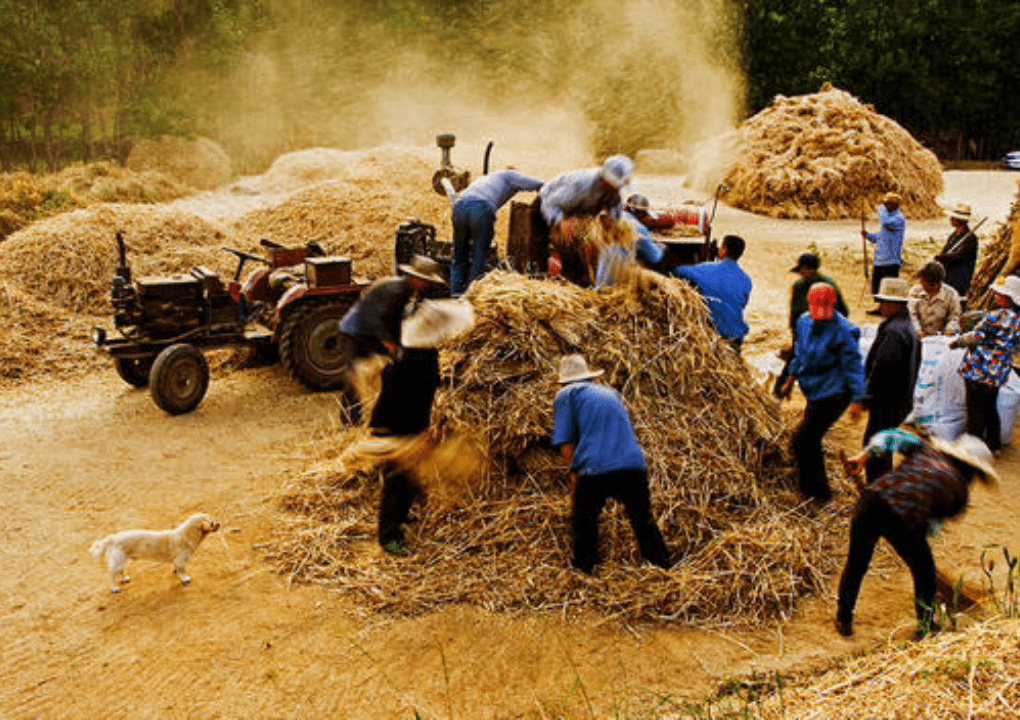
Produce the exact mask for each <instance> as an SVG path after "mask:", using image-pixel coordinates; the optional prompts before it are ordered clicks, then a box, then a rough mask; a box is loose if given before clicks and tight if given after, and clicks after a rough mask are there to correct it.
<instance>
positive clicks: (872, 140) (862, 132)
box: [724, 83, 943, 220]
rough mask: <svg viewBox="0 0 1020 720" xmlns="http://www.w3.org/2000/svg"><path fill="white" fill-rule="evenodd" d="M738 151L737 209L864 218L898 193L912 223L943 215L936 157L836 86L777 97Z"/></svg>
mask: <svg viewBox="0 0 1020 720" xmlns="http://www.w3.org/2000/svg"><path fill="white" fill-rule="evenodd" d="M736 146H737V149H736V153H737V160H736V161H735V162H734V164H733V166H732V167H731V168H730V170H729V172H728V174H727V176H726V179H725V181H724V182H725V184H727V185H729V186H730V190H729V191H728V193H727V195H726V199H727V202H729V204H730V205H733V206H734V207H738V208H742V209H744V210H749V211H751V212H754V213H760V214H762V215H768V216H770V217H778V218H797V219H805V218H810V219H812V220H833V219H838V218H859V217H861V213H862V212H864V213H866V214H869V215H870V214H871V213H873V211H874V209H875V208H876V207H877V206H878V205H879V203H880V202H881V199H882V195H883V194H884V193H886V192H888V191H896V192H898V193H899V194H900V195H901V196H902V198H903V204H902V207H903V211H904V212H905V213H906V214H907V215H908V216H910V217H913V218H936V217H940V216H941V215H942V209H941V207H940V206H939V204H938V202H937V198H938V196H939V195H940V194H941V193H942V187H943V181H942V168H941V166H940V165H939V161H938V158H936V157H935V154H934V153H932V152H931V151H930V150H927V149H926V148H924V147H923V146H922V145H921V144H920V143H918V142H917V141H916V140H915V139H914V138H913V137H912V136H911V135H910V133H908V132H907V131H906V130H904V129H903V128H902V127H901V126H900V125H899V124H898V123H896V122H895V121H894V120H892V119H890V118H887V117H885V116H884V115H880V114H878V113H876V112H875V110H874V108H873V107H871V106H870V105H864V104H862V103H861V102H860V101H858V100H857V98H855V97H853V96H852V95H850V94H849V93H847V92H844V91H843V90H838V89H836V88H833V87H832V86H831V85H830V84H828V83H826V84H825V85H823V86H822V89H821V91H820V92H818V93H816V94H814V95H802V96H799V97H792V98H791V97H784V96H782V95H779V96H777V97H776V99H775V100H774V101H773V103H772V105H770V106H769V107H767V108H765V109H764V110H762V111H761V112H760V113H758V114H757V115H755V116H754V117H752V118H750V119H748V120H747V121H746V122H744V123H743V124H742V125H741V126H740V128H739V129H738V132H737V139H736Z"/></svg>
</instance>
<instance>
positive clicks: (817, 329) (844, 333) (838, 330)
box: [790, 312, 866, 403]
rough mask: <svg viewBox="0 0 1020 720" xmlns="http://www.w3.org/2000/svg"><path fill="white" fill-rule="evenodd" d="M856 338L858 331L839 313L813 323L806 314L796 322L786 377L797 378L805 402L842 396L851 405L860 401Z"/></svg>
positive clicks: (861, 373)
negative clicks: (848, 397) (788, 373)
mask: <svg viewBox="0 0 1020 720" xmlns="http://www.w3.org/2000/svg"><path fill="white" fill-rule="evenodd" d="M860 339H861V331H860V329H858V327H857V326H856V325H854V324H853V323H852V322H850V321H849V320H847V319H846V318H845V317H843V316H842V315H840V314H839V313H836V314H835V315H834V316H833V318H832V320H815V319H814V318H812V317H811V313H810V312H806V313H804V314H803V315H801V316H800V317H799V318H798V319H797V343H796V345H794V355H793V362H791V363H790V375H791V376H792V377H795V378H797V381H798V382H799V383H800V389H801V392H803V393H804V397H806V398H807V399H808V401H816V400H824V399H825V398H827V397H833V396H835V395H843V394H849V395H850V400H851V401H852V402H856V403H859V402H862V401H863V400H864V395H865V392H866V388H865V385H864V358H862V357H861V348H860V345H859V341H860Z"/></svg>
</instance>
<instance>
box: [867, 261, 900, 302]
mask: <svg viewBox="0 0 1020 720" xmlns="http://www.w3.org/2000/svg"><path fill="white" fill-rule="evenodd" d="M899 276H900V266H899V265H873V266H872V268H871V294H872V295H875V294H877V293H878V290H879V288H880V287H882V278H887V277H892V278H894V277H899Z"/></svg>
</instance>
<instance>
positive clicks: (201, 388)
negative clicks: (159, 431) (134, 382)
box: [149, 343, 209, 415]
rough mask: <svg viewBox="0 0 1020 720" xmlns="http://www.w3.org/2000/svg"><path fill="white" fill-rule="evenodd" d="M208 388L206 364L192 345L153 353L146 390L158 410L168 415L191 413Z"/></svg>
mask: <svg viewBox="0 0 1020 720" xmlns="http://www.w3.org/2000/svg"><path fill="white" fill-rule="evenodd" d="M208 389H209V363H207V362H206V360H205V356H204V355H202V352H201V351H200V350H199V349H198V348H196V347H195V346H194V345H188V344H186V343H180V344H177V345H171V346H170V347H168V348H166V349H165V350H163V352H161V353H160V354H159V355H157V356H156V362H154V363H153V365H152V371H151V372H150V373H149V391H150V392H151V393H152V399H153V401H155V403H156V405H158V406H159V407H160V409H162V410H164V411H166V412H168V413H170V414H171V415H181V414H183V413H187V412H191V411H192V410H194V409H195V408H196V407H198V404H199V403H200V402H202V398H204V397H205V391H206V390H208Z"/></svg>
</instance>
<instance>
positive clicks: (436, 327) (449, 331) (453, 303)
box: [400, 298, 475, 348]
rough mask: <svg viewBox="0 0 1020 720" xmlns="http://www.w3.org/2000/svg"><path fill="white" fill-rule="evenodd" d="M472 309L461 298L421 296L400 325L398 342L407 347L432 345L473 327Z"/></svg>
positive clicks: (473, 315) (435, 345)
mask: <svg viewBox="0 0 1020 720" xmlns="http://www.w3.org/2000/svg"><path fill="white" fill-rule="evenodd" d="M474 324H475V309H474V308H473V307H472V306H471V303H470V302H468V301H467V300H465V299H463V298H459V299H456V300H423V301H422V302H420V303H419V304H418V307H417V309H415V311H414V312H413V313H411V315H409V316H408V317H406V318H404V321H403V323H402V324H401V327H400V342H401V344H402V345H403V346H404V347H409V348H434V347H438V346H439V345H440V344H442V343H444V342H446V341H447V340H450V339H451V338H454V337H456V336H458V335H460V334H461V333H465V332H467V331H468V330H470V329H471V328H472V327H474Z"/></svg>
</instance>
